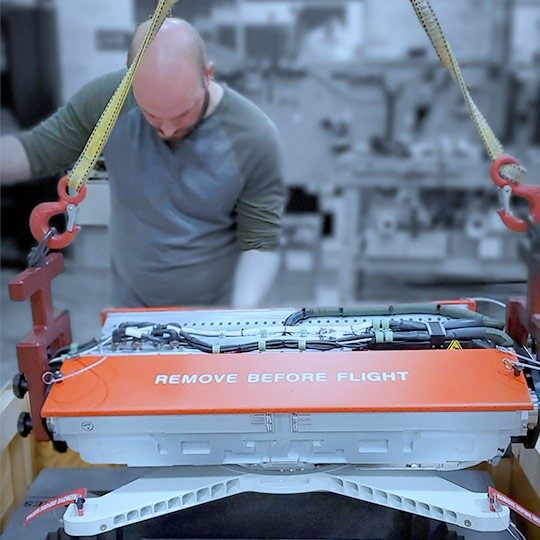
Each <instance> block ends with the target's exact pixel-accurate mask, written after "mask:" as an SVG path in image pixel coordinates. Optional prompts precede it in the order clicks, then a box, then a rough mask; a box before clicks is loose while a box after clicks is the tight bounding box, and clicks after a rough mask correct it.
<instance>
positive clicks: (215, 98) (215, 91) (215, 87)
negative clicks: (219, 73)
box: [204, 81, 224, 118]
mask: <svg viewBox="0 0 540 540" xmlns="http://www.w3.org/2000/svg"><path fill="white" fill-rule="evenodd" d="M208 91H209V92H210V101H209V102H208V108H207V109H206V114H205V115H204V118H208V117H209V116H210V115H211V114H212V113H213V112H214V111H215V110H216V107H217V106H218V105H219V102H220V101H221V99H222V98H223V93H224V91H223V88H222V86H221V85H219V84H218V83H217V82H215V81H211V82H210V84H209V85H208Z"/></svg>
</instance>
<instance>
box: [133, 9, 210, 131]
mask: <svg viewBox="0 0 540 540" xmlns="http://www.w3.org/2000/svg"><path fill="white" fill-rule="evenodd" d="M149 26H150V22H145V23H143V24H141V25H140V26H139V27H138V28H137V31H136V32H135V35H134V36H133V42H132V45H131V50H130V53H129V56H128V64H130V63H132V62H133V61H134V59H135V56H136V54H137V52H138V51H139V49H140V47H141V45H142V43H143V41H144V36H145V35H146V32H147V31H148V28H149ZM213 73H214V72H213V64H212V63H211V62H208V60H207V57H206V49H205V45H204V41H203V40H202V38H201V36H200V35H199V33H198V32H197V31H196V30H195V28H193V26H191V24H189V23H188V22H186V21H184V20H181V19H174V18H169V19H165V21H164V23H163V25H162V26H161V28H160V30H159V31H158V33H157V34H156V36H155V38H154V39H153V41H152V43H151V44H150V46H149V47H148V49H147V50H146V53H145V55H144V57H143V58H142V60H141V63H140V64H139V67H138V69H137V73H136V74H135V77H134V79H133V93H134V95H135V99H136V100H137V103H138V105H139V107H140V109H141V110H142V112H143V113H144V114H145V117H146V119H147V120H148V122H150V123H151V124H152V125H153V126H154V127H155V128H156V130H157V131H158V134H159V135H160V136H161V137H163V138H173V137H175V136H185V133H186V130H184V129H177V130H175V131H174V133H176V134H177V135H174V134H173V135H171V134H170V133H169V132H170V131H171V130H172V129H173V127H172V125H169V129H166V130H163V132H162V131H160V127H159V126H160V125H161V124H162V122H161V120H163V119H164V120H171V119H175V118H180V117H185V118H186V119H192V116H194V115H195V112H198V113H200V112H201V110H200V109H201V107H200V106H202V104H203V103H204V100H207V96H206V93H207V92H208V85H209V83H210V81H211V79H212V78H213ZM152 119H157V120H158V121H159V122H155V121H153V120H152ZM198 120H200V118H198ZM168 123H169V124H170V122H168ZM158 124H159V126H158ZM177 124H178V122H177ZM177 127H178V125H177Z"/></svg>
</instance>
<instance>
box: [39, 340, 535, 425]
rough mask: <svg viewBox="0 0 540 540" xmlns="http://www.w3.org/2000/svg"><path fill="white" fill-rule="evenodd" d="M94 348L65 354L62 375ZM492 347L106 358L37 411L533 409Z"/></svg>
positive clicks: (522, 385)
mask: <svg viewBox="0 0 540 540" xmlns="http://www.w3.org/2000/svg"><path fill="white" fill-rule="evenodd" d="M99 358H100V357H99V356H89V357H85V358H84V359H81V360H72V361H68V362H66V363H65V365H64V373H65V374H69V373H72V372H74V371H77V370H79V369H81V368H82V367H83V366H87V365H89V364H91V363H93V362H95V361H96V360H98V359H99ZM503 358H505V355H504V354H503V353H501V352H499V351H497V350H419V351H369V352H324V353H320V352H302V353H278V352H276V353H273V352H266V353H262V354H220V355H211V354H207V355H204V354H189V355H178V354H177V355H168V354H160V355H148V356H142V355H126V356H110V357H109V358H107V360H105V361H104V362H103V363H101V364H100V365H98V366H96V367H95V368H94V369H92V370H89V371H87V372H85V373H82V374H81V375H78V376H75V377H73V378H72V379H68V380H66V381H64V382H62V383H60V384H55V385H54V386H53V388H52V390H51V392H50V394H49V396H48V398H47V400H46V402H45V405H44V407H43V409H42V416H43V417H47V416H85V415H91V416H95V415H105V416H107V415H147V414H194V413H238V412H242V413H254V412H262V413H267V412H314V411H321V412H354V411H358V412H379V411H380V412H397V411H400V412H404V411H495V410H525V409H532V403H531V400H530V397H529V392H528V388H527V384H526V382H525V379H524V377H523V375H520V376H518V377H516V376H514V375H513V373H512V372H511V371H509V370H508V369H506V368H505V366H504V365H503V362H502V359H503Z"/></svg>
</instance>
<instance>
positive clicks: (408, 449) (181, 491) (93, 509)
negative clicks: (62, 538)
mask: <svg viewBox="0 0 540 540" xmlns="http://www.w3.org/2000/svg"><path fill="white" fill-rule="evenodd" d="M426 308H427V309H426ZM408 309H410V310H411V311H408ZM494 326H495V323H494V322H493V321H492V320H491V319H488V318H486V317H482V316H481V315H479V314H476V313H475V312H473V311H471V310H469V309H468V306H467V304H465V303H464V304H461V305H459V304H458V305H457V306H456V305H444V304H424V305H416V306H410V307H409V308H408V307H407V306H390V307H385V308H382V309H380V308H379V309H376V308H365V309H364V310H363V311H362V310H356V311H355V310H344V309H337V310H334V311H332V310H318V311H313V312H312V313H311V314H310V313H309V312H307V311H306V310H294V309H289V310H285V309H276V310H254V311H185V310H183V311H175V310H156V309H153V310H152V309H149V310H140V311H133V310H131V311H122V310H116V311H111V312H109V313H108V314H107V316H106V320H105V323H104V326H103V334H102V339H101V340H100V342H99V343H97V344H95V345H93V346H92V347H91V348H89V349H88V350H87V351H86V352H85V351H83V352H80V353H76V354H72V355H66V356H64V357H61V358H59V359H54V360H53V361H52V364H51V365H52V366H53V367H52V369H51V370H50V372H47V373H46V374H45V375H44V381H45V383H46V384H48V385H49V387H50V391H49V393H48V395H47V397H46V400H45V404H44V406H43V408H42V411H41V414H42V417H43V419H44V420H45V421H46V423H47V426H48V429H49V430H50V432H51V433H52V436H53V438H54V439H55V440H57V441H66V442H67V444H68V446H69V447H71V448H73V449H75V450H77V451H79V452H80V453H81V456H82V457H83V459H85V460H86V461H88V462H90V463H126V464H128V465H136V466H174V467H169V468H167V469H166V470H165V469H164V470H160V471H158V472H156V473H155V474H153V475H150V476H149V477H145V478H142V479H140V480H137V481H136V482H135V483H133V484H128V485H127V486H124V487H123V488H121V489H120V490H117V491H115V492H113V493H111V494H108V495H105V496H104V497H100V498H97V499H92V500H91V501H89V503H88V504H86V505H85V512H84V515H83V516H80V515H79V514H78V513H77V512H76V511H75V510H74V507H70V509H68V511H67V513H66V516H65V517H64V520H65V528H66V532H67V533H68V534H72V535H83V534H97V533H99V532H103V530H110V529H113V528H116V527H120V526H123V525H125V524H128V523H132V522H135V521H141V520H144V519H149V518H152V517H156V516H157V515H161V514H163V513H167V512H173V511H176V510H179V509H182V508H186V507H189V506H193V505H196V504H201V503H204V502H207V501H210V500H215V499H218V498H222V497H227V496H229V495H233V494H236V493H240V492H242V491H261V492H266V493H298V492H306V491H320V490H328V491H333V492H336V493H340V494H343V495H348V496H351V497H356V498H358V499H363V500H368V501H372V502H374V503H378V504H383V505H386V506H389V507H393V508H399V509H402V510H405V511H409V512H413V513H417V514H419V515H424V516H428V517H433V518H435V519H440V520H444V521H447V522H448V523H453V524H456V525H459V526H462V527H468V528H470V529H476V530H484V531H487V530H502V529H504V528H505V527H507V526H508V519H509V518H508V513H507V512H506V513H504V512H503V513H501V512H499V514H494V513H493V512H490V510H489V500H488V498H487V496H486V494H478V493H471V492H469V491H467V490H465V489H464V488H461V487H460V486H457V485H455V484H454V483H452V482H451V481H449V479H448V477H445V476H444V475H445V474H448V471H452V470H455V469H462V468H465V467H470V466H472V465H475V464H477V463H479V462H482V461H485V460H492V459H496V458H498V457H500V456H501V455H502V454H503V453H504V452H505V450H506V448H507V446H508V444H509V443H510V440H511V438H512V437H520V436H525V435H526V433H527V431H528V429H533V428H534V426H535V425H536V422H537V416H538V408H537V405H536V400H535V397H534V394H533V393H532V392H531V391H530V390H529V387H528V385H527V382H526V380H525V377H524V375H523V373H522V371H521V370H518V369H515V368H514V362H515V360H516V358H515V357H514V356H513V354H512V352H511V351H507V350H499V349H498V348H497V347H495V346H494V343H496V342H498V343H504V344H505V345H508V343H507V341H506V337H505V334H504V332H502V331H500V330H497V329H495V328H494ZM422 329H424V330H422ZM456 337H457V338H458V339H457V340H456ZM461 347H463V348H461ZM466 347H467V348H466ZM233 350H234V351H237V352H231V351H233ZM241 350H242V351H246V352H240V351H241ZM276 474H277V475H278V476H276ZM141 493H142V494H143V495H141ZM90 503H91V504H90ZM103 526H104V527H105V528H101V527H103Z"/></svg>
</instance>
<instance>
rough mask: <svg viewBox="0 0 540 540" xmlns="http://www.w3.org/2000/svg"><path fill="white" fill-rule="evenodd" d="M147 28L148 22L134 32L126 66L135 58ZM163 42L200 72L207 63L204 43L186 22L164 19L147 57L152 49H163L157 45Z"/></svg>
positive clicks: (148, 26)
mask: <svg viewBox="0 0 540 540" xmlns="http://www.w3.org/2000/svg"><path fill="white" fill-rule="evenodd" d="M149 28H150V21H149V20H148V21H145V22H143V23H142V24H140V25H139V26H138V27H137V29H136V30H135V33H134V34H133V39H132V41H131V47H130V49H129V53H128V57H127V65H128V66H131V64H132V63H133V61H134V60H135V56H136V55H137V53H138V52H139V49H140V48H141V46H142V43H143V41H144V36H146V33H147V32H148V29H149ZM165 41H167V42H169V44H170V45H172V43H174V44H175V45H176V48H177V51H178V52H179V53H182V54H183V60H184V61H186V62H189V63H192V64H193V65H194V66H198V67H199V69H200V70H201V71H203V70H204V67H205V65H206V63H207V61H208V60H207V57H206V47H205V44H204V41H203V39H202V38H201V35H200V34H199V32H197V30H195V28H193V26H191V24H189V23H188V22H187V21H184V20H183V19H177V18H168V19H165V21H164V22H163V24H162V26H161V28H160V29H159V31H158V33H157V35H156V37H155V38H154V40H153V42H152V45H150V48H149V49H148V51H147V53H146V54H147V55H148V53H149V52H150V49H152V48H154V49H155V48H160V49H163V45H161V46H160V45H159V43H160V42H161V43H163V42H165ZM170 45H169V46H170Z"/></svg>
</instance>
